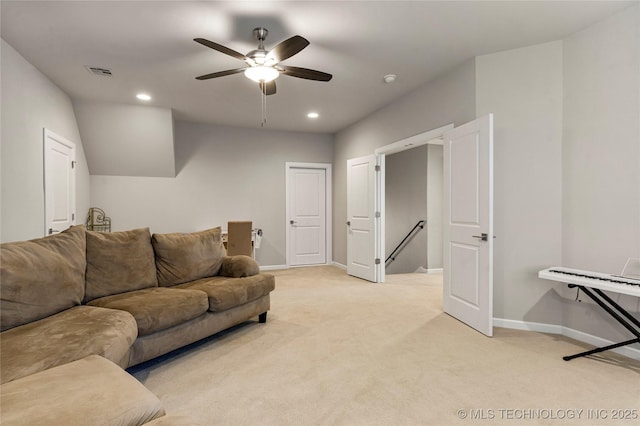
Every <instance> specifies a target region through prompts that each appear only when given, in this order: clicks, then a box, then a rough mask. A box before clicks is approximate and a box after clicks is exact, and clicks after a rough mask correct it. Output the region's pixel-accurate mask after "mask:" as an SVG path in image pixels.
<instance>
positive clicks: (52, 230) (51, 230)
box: [49, 228, 60, 235]
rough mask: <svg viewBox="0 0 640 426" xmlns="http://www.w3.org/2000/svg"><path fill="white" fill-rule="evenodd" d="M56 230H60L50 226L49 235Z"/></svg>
mask: <svg viewBox="0 0 640 426" xmlns="http://www.w3.org/2000/svg"><path fill="white" fill-rule="evenodd" d="M54 232H60V231H58V230H57V229H53V228H49V235H51V234H53V233H54Z"/></svg>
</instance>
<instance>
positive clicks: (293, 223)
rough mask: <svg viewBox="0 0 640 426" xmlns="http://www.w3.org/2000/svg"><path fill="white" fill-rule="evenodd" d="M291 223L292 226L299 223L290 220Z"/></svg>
mask: <svg viewBox="0 0 640 426" xmlns="http://www.w3.org/2000/svg"><path fill="white" fill-rule="evenodd" d="M289 223H290V224H291V225H295V224H296V223H297V222H296V221H295V220H290V221H289Z"/></svg>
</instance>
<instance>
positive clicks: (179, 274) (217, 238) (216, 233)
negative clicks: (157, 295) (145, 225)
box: [151, 227, 227, 287]
mask: <svg viewBox="0 0 640 426" xmlns="http://www.w3.org/2000/svg"><path fill="white" fill-rule="evenodd" d="M151 241H152V244H153V250H154V251H155V255H156V270H157V274H158V285H159V286H161V287H168V286H172V285H176V284H181V283H185V282H187V281H193V280H197V279H199V278H205V277H213V276H215V275H218V272H219V271H220V266H221V265H222V259H223V258H224V256H225V255H226V254H227V252H226V250H225V248H224V245H223V243H222V231H221V229H220V227H216V228H212V229H207V230H205V231H200V232H194V233H191V234H179V233H175V234H153V237H152V239H151Z"/></svg>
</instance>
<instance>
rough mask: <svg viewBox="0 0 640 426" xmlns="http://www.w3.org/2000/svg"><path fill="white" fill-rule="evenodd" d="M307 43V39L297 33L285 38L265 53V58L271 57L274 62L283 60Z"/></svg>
mask: <svg viewBox="0 0 640 426" xmlns="http://www.w3.org/2000/svg"><path fill="white" fill-rule="evenodd" d="M308 45H309V41H308V40H307V39H306V38H304V37H300V36H299V35H297V36H293V37H291V38H288V39H286V40H285V41H283V42H282V43H280V44H278V45H277V46H276V47H274V48H273V49H271V50H270V51H269V53H267V56H266V59H267V60H269V59H272V60H274V61H275V63H278V62H281V61H284V60H285V59H287V58H290V57H292V56H293V55H295V54H296V53H298V52H300V51H301V50H302V49H304V48H305V47H307V46H308Z"/></svg>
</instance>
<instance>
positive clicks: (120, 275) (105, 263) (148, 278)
mask: <svg viewBox="0 0 640 426" xmlns="http://www.w3.org/2000/svg"><path fill="white" fill-rule="evenodd" d="M157 286H158V281H157V279H156V264H155V261H154V258H153V247H152V246H151V234H150V233H149V228H140V229H133V230H131V231H121V232H95V231H87V286H86V290H85V297H84V301H85V303H86V302H89V301H91V300H93V299H97V298H98V297H104V296H109V295H112V294H120V293H125V292H127V291H133V290H141V289H143V288H149V287H157Z"/></svg>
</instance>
